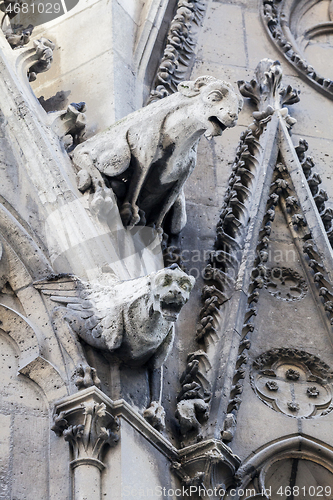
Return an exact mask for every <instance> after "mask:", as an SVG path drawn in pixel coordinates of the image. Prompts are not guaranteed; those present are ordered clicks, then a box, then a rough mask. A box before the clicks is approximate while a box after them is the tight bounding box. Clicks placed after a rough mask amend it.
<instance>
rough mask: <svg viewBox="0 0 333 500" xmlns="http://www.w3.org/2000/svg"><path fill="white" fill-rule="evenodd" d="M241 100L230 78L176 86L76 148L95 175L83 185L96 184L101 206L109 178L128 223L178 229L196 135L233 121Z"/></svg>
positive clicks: (76, 158) (77, 158)
mask: <svg viewBox="0 0 333 500" xmlns="http://www.w3.org/2000/svg"><path fill="white" fill-rule="evenodd" d="M242 102H243V101H242V98H241V97H240V96H239V95H238V94H236V93H235V92H234V90H233V88H232V86H231V85H230V84H229V83H226V82H224V81H222V80H218V79H216V78H214V77H212V76H202V77H199V78H197V79H196V80H195V81H189V82H182V83H181V84H179V85H178V92H176V93H174V94H172V95H171V96H168V97H165V98H164V99H161V100H159V101H156V102H154V103H152V104H150V105H148V106H146V107H145V108H142V109H139V110H138V111H135V112H134V113H131V114H130V115H128V116H126V117H125V118H123V119H122V120H120V121H119V122H117V123H115V124H114V125H112V126H111V127H109V128H108V129H107V130H105V131H104V132H101V133H99V134H97V135H96V136H94V137H92V138H90V139H89V140H87V141H86V142H84V143H83V144H80V145H79V146H77V147H76V149H75V150H74V153H73V155H72V159H73V162H74V164H75V165H76V166H77V167H78V168H79V169H83V170H85V172H88V174H89V175H90V179H91V181H90V183H88V184H87V182H86V181H85V183H84V185H82V186H80V184H79V189H81V191H85V190H86V189H88V188H89V187H91V189H92V191H93V192H94V193H95V194H94V197H95V198H96V200H95V202H96V204H97V205H98V199H99V198H103V192H102V191H103V189H105V182H106V184H107V185H108V186H111V187H112V189H113V190H114V192H115V194H116V195H117V197H118V202H119V205H120V215H121V218H122V221H123V224H124V226H129V227H132V226H134V225H136V224H139V223H140V224H141V225H144V224H147V225H155V227H156V229H160V228H161V227H162V224H163V225H164V228H165V225H167V226H168V227H167V228H166V229H167V231H168V232H170V233H171V234H178V233H179V232H180V231H181V230H182V229H183V227H184V226H185V224H186V209H185V197H184V191H183V187H184V183H185V181H186V179H187V178H188V177H189V175H190V174H191V172H192V171H193V169H194V167H195V163H196V155H197V146H198V142H199V139H200V137H201V136H202V135H203V134H205V136H206V137H207V138H208V139H210V138H212V137H214V136H218V135H221V134H222V132H223V130H225V129H226V128H227V127H233V126H234V125H235V124H236V121H237V118H238V113H239V111H240V109H241V107H242ZM82 177H83V178H85V179H86V177H87V176H86V175H82ZM168 214H169V215H168ZM167 215H168V217H166V216H167Z"/></svg>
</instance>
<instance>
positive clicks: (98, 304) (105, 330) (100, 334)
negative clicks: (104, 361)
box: [34, 275, 123, 351]
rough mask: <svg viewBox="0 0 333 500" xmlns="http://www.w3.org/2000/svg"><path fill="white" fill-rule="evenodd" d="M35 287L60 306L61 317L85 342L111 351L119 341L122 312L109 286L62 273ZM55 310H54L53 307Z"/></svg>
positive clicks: (121, 330)
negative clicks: (90, 282) (93, 283)
mask: <svg viewBox="0 0 333 500" xmlns="http://www.w3.org/2000/svg"><path fill="white" fill-rule="evenodd" d="M34 286H35V288H37V289H38V290H40V291H41V292H42V293H43V294H44V295H47V296H49V297H50V299H51V300H52V301H53V302H56V303H58V304H61V305H62V306H63V307H62V309H63V318H64V319H65V320H66V321H67V322H68V324H69V325H70V326H71V328H72V330H73V331H74V332H75V333H76V334H77V335H78V336H79V337H80V338H82V339H83V340H84V341H85V342H87V344H89V345H91V346H92V347H96V348H98V349H103V350H108V351H114V350H115V349H117V348H118V347H119V346H120V344H121V342H122V334H123V328H122V314H121V311H120V310H117V308H116V307H115V302H114V300H112V296H110V289H109V288H107V287H104V288H103V287H102V286H95V287H94V286H93V285H91V284H88V283H84V282H82V281H81V280H80V279H79V278H77V277H75V276H73V275H65V276H64V275H61V276H55V277H54V278H51V279H47V280H45V281H39V282H36V283H34ZM55 311H56V310H55Z"/></svg>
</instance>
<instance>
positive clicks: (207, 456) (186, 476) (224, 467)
mask: <svg viewBox="0 0 333 500" xmlns="http://www.w3.org/2000/svg"><path fill="white" fill-rule="evenodd" d="M239 465H240V459H239V458H238V457H237V456H236V455H234V454H233V453H232V451H231V449H230V448H229V447H228V446H226V445H225V444H224V443H222V442H221V441H220V440H217V439H210V440H207V441H201V442H200V443H197V444H195V445H191V446H187V447H186V448H183V449H182V450H180V452H179V462H175V463H174V464H173V465H172V468H173V469H174V471H175V472H176V474H177V475H178V476H179V477H180V479H181V481H182V486H183V490H186V491H187V493H188V494H189V495H190V496H191V498H193V499H201V498H210V499H212V500H217V499H218V500H220V498H221V497H223V496H224V493H225V492H226V491H227V489H228V488H230V486H232V485H233V484H234V479H233V478H234V475H235V472H236V470H237V468H238V467H239Z"/></svg>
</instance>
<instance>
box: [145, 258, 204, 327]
mask: <svg viewBox="0 0 333 500" xmlns="http://www.w3.org/2000/svg"><path fill="white" fill-rule="evenodd" d="M194 283H195V279H194V278H193V276H189V275H188V274H186V273H184V271H182V270H181V269H180V267H179V266H178V265H177V264H172V266H170V267H167V268H165V269H162V270H161V271H158V272H157V273H156V274H155V275H154V277H153V279H152V284H151V286H152V293H153V309H154V311H158V312H160V313H161V314H162V316H163V317H164V319H166V320H167V321H170V322H174V321H176V320H177V318H178V315H179V313H180V311H181V309H182V307H183V305H184V304H186V302H187V301H188V299H189V296H190V292H191V290H192V288H193V286H194Z"/></svg>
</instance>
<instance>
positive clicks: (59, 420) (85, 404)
mask: <svg viewBox="0 0 333 500" xmlns="http://www.w3.org/2000/svg"><path fill="white" fill-rule="evenodd" d="M94 389H95V388H91V389H90V390H89V391H82V392H80V393H78V394H74V395H73V396H70V397H69V398H66V399H64V400H63V401H61V402H60V403H58V404H57V405H56V407H55V413H56V415H55V417H54V425H53V427H52V430H53V431H54V432H55V433H56V434H57V435H58V436H61V435H62V436H63V437H64V438H65V440H66V441H68V443H69V444H70V447H71V454H72V460H71V462H70V466H71V468H72V470H73V492H74V500H99V499H101V471H102V470H103V469H104V468H105V465H104V464H103V462H102V461H101V452H102V448H103V447H104V445H105V444H109V445H110V446H114V445H115V444H116V443H117V441H118V435H117V434H116V433H115V431H117V430H118V428H119V424H118V419H117V417H114V416H113V415H112V414H111V408H108V407H107V405H106V404H105V402H103V401H102V399H101V398H100V395H99V392H97V391H95V390H94Z"/></svg>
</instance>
